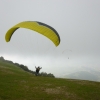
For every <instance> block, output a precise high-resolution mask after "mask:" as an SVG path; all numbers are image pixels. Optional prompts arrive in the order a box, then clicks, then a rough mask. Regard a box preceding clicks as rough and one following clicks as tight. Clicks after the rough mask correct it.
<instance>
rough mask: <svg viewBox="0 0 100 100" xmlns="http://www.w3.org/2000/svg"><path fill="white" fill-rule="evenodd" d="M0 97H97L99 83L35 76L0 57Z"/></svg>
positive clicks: (21, 99)
mask: <svg viewBox="0 0 100 100" xmlns="http://www.w3.org/2000/svg"><path fill="white" fill-rule="evenodd" d="M0 100H100V82H93V81H85V80H75V79H74V80H72V79H62V78H54V77H44V76H38V77H37V76H34V74H33V73H30V72H28V71H25V70H23V69H22V68H21V67H18V66H17V65H16V64H13V63H9V62H6V61H4V60H0Z"/></svg>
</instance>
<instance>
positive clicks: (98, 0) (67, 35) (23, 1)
mask: <svg viewBox="0 0 100 100" xmlns="http://www.w3.org/2000/svg"><path fill="white" fill-rule="evenodd" d="M22 21H40V22H43V23H46V24H48V25H50V26H52V27H53V28H54V29H55V30H56V31H57V32H58V34H59V35H60V38H61V42H60V45H59V46H57V47H56V46H55V45H54V44H53V43H52V42H51V41H50V40H49V39H48V38H46V37H44V36H43V35H40V34H39V33H37V32H35V31H31V30H28V29H24V28H20V29H18V30H17V31H16V32H15V33H14V34H13V36H12V38H11V41H10V42H6V41H5V34H6V32H7V30H8V29H10V28H11V27H12V26H14V25H16V24H17V23H19V22H22ZM0 27H1V28H0V56H3V57H4V58H5V59H7V60H12V61H13V62H17V63H20V64H23V65H26V66H27V67H28V68H29V69H30V70H33V71H35V66H41V67H42V70H41V72H47V73H52V74H54V75H55V76H56V77H60V76H62V75H65V74H70V73H73V72H77V71H82V70H86V67H88V68H90V69H95V70H99V71H100V61H99V60H100V0H16V1H14V0H10V1H9V0H0Z"/></svg>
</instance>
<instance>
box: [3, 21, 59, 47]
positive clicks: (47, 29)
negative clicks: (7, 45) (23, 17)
mask: <svg viewBox="0 0 100 100" xmlns="http://www.w3.org/2000/svg"><path fill="white" fill-rule="evenodd" d="M19 28H27V29H30V30H33V31H36V32H38V33H40V34H42V35H44V36H46V37H47V38H49V39H50V40H51V41H52V42H53V43H54V44H55V45H56V46H58V45H59V44H60V36H59V34H58V33H57V31H56V30H55V29H54V28H53V27H51V26H49V25H47V24H45V23H42V22H38V21H24V22H21V23H19V24H17V25H15V26H13V27H12V28H10V29H9V30H8V31H7V33H6V35H5V40H6V42H9V41H10V39H11V37H12V35H13V33H14V32H15V31H16V30H17V29H19Z"/></svg>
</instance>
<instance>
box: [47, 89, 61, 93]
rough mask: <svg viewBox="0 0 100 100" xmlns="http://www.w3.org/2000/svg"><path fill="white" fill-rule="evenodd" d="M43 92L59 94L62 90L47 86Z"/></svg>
mask: <svg viewBox="0 0 100 100" xmlns="http://www.w3.org/2000/svg"><path fill="white" fill-rule="evenodd" d="M45 92H46V93H48V94H60V93H61V92H62V91H61V90H60V89H53V88H48V89H45Z"/></svg>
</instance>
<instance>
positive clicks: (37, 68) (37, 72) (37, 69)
mask: <svg viewBox="0 0 100 100" xmlns="http://www.w3.org/2000/svg"><path fill="white" fill-rule="evenodd" d="M35 68H36V74H35V75H36V76H37V75H39V71H40V69H41V68H42V67H41V68H40V67H36V66H35Z"/></svg>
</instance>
